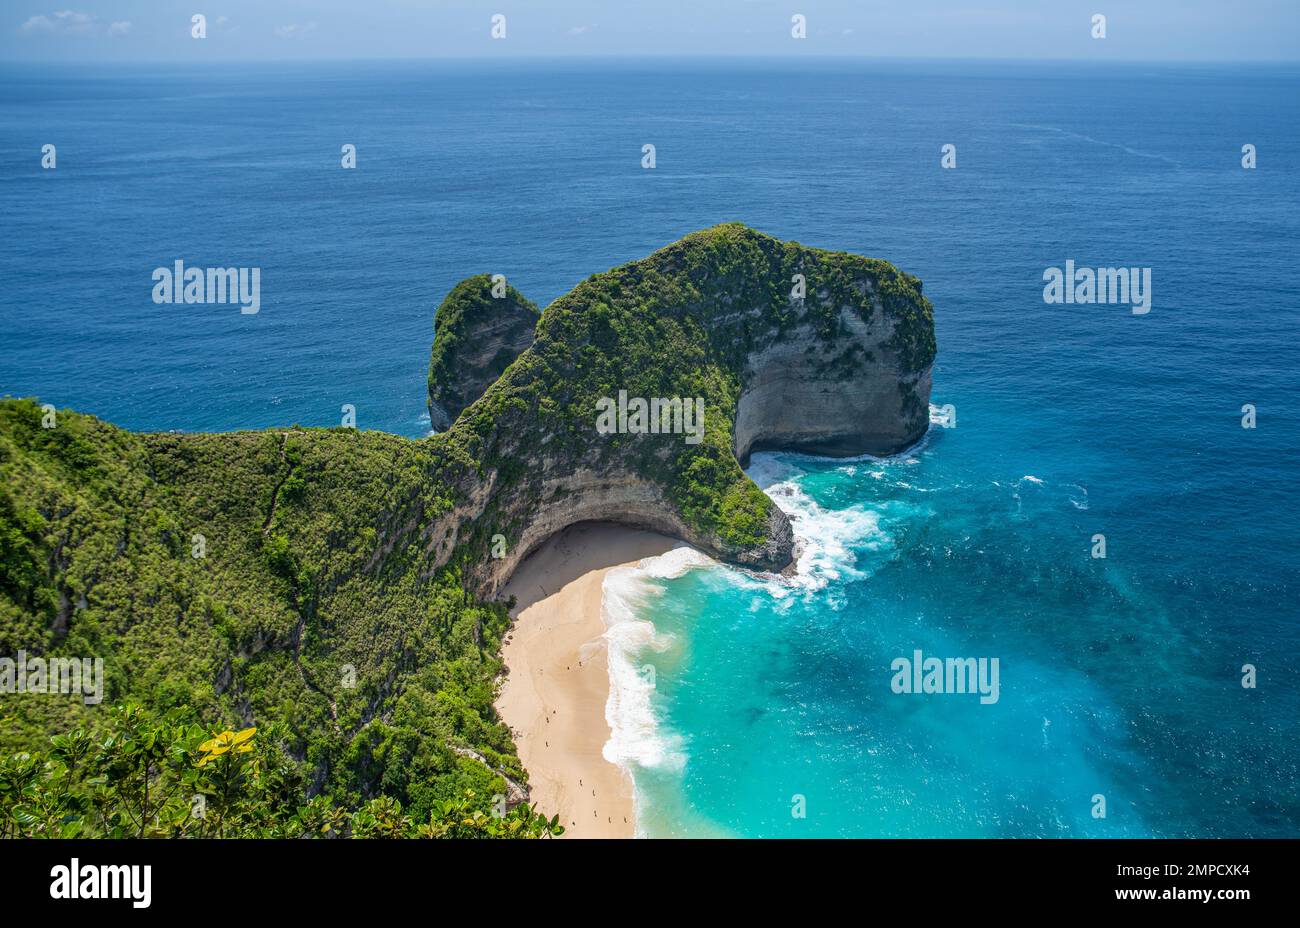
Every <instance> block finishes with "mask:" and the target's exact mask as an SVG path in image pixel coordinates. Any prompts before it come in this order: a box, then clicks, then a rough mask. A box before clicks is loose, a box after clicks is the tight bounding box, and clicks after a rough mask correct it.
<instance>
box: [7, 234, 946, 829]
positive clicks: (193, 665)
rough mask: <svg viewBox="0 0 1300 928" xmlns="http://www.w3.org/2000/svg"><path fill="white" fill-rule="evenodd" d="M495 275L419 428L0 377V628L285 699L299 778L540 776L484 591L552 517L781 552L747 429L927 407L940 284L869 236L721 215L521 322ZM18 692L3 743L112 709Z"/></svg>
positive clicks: (148, 692)
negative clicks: (117, 415) (837, 236)
mask: <svg viewBox="0 0 1300 928" xmlns="http://www.w3.org/2000/svg"><path fill="white" fill-rule="evenodd" d="M801 281H802V284H801ZM488 285H489V284H488V281H487V279H486V278H471V279H470V280H469V281H466V282H464V283H462V284H461V285H459V286H458V287H457V288H456V289H455V290H454V291H453V294H452V295H449V297H448V300H447V301H446V302H444V304H443V305H444V309H446V308H448V307H450V308H451V310H450V311H449V312H447V314H446V315H445V316H443V317H442V319H441V321H435V329H436V330H437V332H436V334H435V350H434V353H433V356H432V358H431V371H430V374H431V400H433V399H434V398H435V396H436V402H437V403H438V404H439V405H440V406H441V407H442V408H443V409H444V411H446V413H447V415H448V418H449V419H452V421H451V422H450V423H449V426H448V428H447V429H446V431H444V432H440V433H439V434H436V435H433V436H431V437H429V438H427V439H422V440H409V439H405V438H401V437H398V436H393V435H387V434H383V433H376V432H358V431H356V430H354V429H338V428H335V429H302V428H297V427H295V428H291V429H282V430H273V431H266V432H238V433H228V434H188V435H186V434H178V435H173V434H135V433H131V432H126V431H123V430H121V429H117V428H115V427H113V426H111V425H109V424H107V423H104V422H101V421H99V420H97V419H95V418H94V417H92V416H87V415H84V414H79V413H74V412H70V411H61V412H59V413H58V414H57V416H56V417H55V419H56V420H57V421H52V422H51V421H48V420H49V413H48V412H46V411H44V410H43V409H42V408H41V407H40V406H38V405H37V404H36V403H35V402H34V401H32V400H12V399H6V400H0V654H7V655H14V654H16V653H17V652H18V651H19V650H25V651H27V652H28V653H29V654H32V655H51V656H53V655H69V656H86V655H89V656H98V657H102V658H103V659H104V661H105V665H106V693H105V700H106V701H107V702H114V701H118V700H122V699H127V698H131V699H136V700H139V701H141V702H142V703H144V704H146V705H148V706H150V707H153V708H155V709H158V710H160V711H162V710H168V711H171V710H175V711H178V712H179V711H181V710H185V711H188V712H192V713H194V714H195V715H196V716H197V717H198V718H200V719H203V720H204V721H205V723H209V724H211V723H215V722H216V721H222V722H224V723H226V724H229V725H237V726H238V727H244V726H246V725H251V724H254V723H256V724H258V725H265V724H267V723H274V724H277V725H281V726H283V727H284V728H285V729H286V730H287V732H288V733H289V737H290V740H291V742H292V743H293V744H294V745H295V749H294V750H295V755H294V756H295V758H296V761H297V762H298V763H299V764H300V765H301V766H302V768H303V775H304V777H305V778H306V780H307V782H309V783H310V784H312V785H311V788H310V790H311V792H312V793H313V794H323V795H324V796H326V797H329V798H331V799H333V800H336V801H338V802H339V803H340V804H344V805H348V806H350V807H353V806H355V805H356V804H357V803H358V802H360V801H362V800H364V799H366V798H369V797H373V796H388V797H392V798H394V799H397V800H399V801H400V802H402V803H403V805H404V807H405V808H407V809H408V810H409V811H410V812H411V813H412V814H413V815H415V816H416V817H417V818H419V817H420V816H421V815H422V814H427V812H428V810H429V809H431V808H432V806H433V804H434V803H435V802H440V801H442V800H446V799H452V798H455V797H458V796H460V795H462V792H463V790H465V789H473V790H474V792H475V793H476V795H478V796H482V797H490V796H491V795H493V794H494V793H495V792H498V791H499V792H502V793H504V792H506V791H507V783H520V784H522V783H525V782H526V773H525V772H524V771H523V770H522V768H521V767H520V765H519V762H518V758H517V757H516V756H515V752H514V747H513V743H512V741H511V738H510V734H509V732H508V730H506V728H505V726H504V725H503V724H502V723H501V722H500V720H499V719H498V718H497V717H496V714H495V711H494V709H493V707H492V695H493V692H494V688H495V680H496V678H497V676H498V674H499V673H500V672H501V669H502V668H501V663H500V657H499V654H500V644H501V638H502V636H503V635H504V634H505V633H506V630H507V628H508V627H509V616H508V615H507V612H506V610H505V608H504V607H503V606H502V605H501V604H499V603H494V602H492V601H491V600H492V599H493V598H494V597H495V596H496V594H497V592H498V591H499V589H500V587H501V585H502V584H503V583H504V581H505V579H506V578H507V577H508V576H509V574H510V572H511V571H512V570H513V569H514V567H515V565H517V564H518V562H519V561H520V559H522V558H523V557H525V556H527V554H528V552H529V551H531V550H532V549H534V548H535V547H536V546H537V545H538V544H540V543H541V542H542V541H543V540H545V538H546V537H548V536H549V535H550V534H552V533H553V532H556V531H558V530H560V529H562V528H564V527H565V526H567V525H570V524H572V523H574V522H580V521H586V520H593V519H595V520H609V521H615V522H622V523H626V524H632V525H639V526H645V527H649V528H653V529H656V530H659V531H662V532H666V533H668V534H671V535H674V536H677V537H679V538H683V539H685V540H687V541H689V542H691V543H692V544H695V545H697V546H698V547H700V548H701V549H702V550H705V551H708V552H711V553H713V554H715V555H716V556H718V557H720V558H723V559H726V560H728V561H731V562H733V563H737V564H743V565H748V566H752V567H755V568H760V569H770V570H775V569H779V568H781V567H782V566H784V565H785V564H786V563H787V562H788V561H789V560H790V558H791V555H792V547H793V537H792V533H791V529H790V525H789V522H788V521H787V520H786V518H785V516H784V515H783V514H782V513H781V512H780V510H778V509H777V508H776V507H775V506H774V505H773V504H772V503H771V501H770V500H769V499H768V497H767V496H765V495H764V494H763V493H762V492H761V491H759V489H758V488H757V487H756V486H755V485H754V484H753V482H752V481H750V480H749V478H748V477H746V476H745V474H744V472H743V470H741V464H740V462H741V461H742V460H744V459H745V458H746V457H747V456H748V454H749V453H750V452H751V451H752V450H754V449H755V448H764V447H785V448H797V449H804V450H809V451H815V452H818V453H831V454H855V453H861V452H871V453H876V454H883V453H889V452H892V451H897V450H899V449H901V448H903V447H905V446H906V445H908V444H910V443H911V442H913V441H915V440H916V439H918V438H919V437H920V436H921V435H922V434H923V433H924V431H925V429H926V427H927V421H928V416H927V406H928V400H929V391H930V368H931V364H932V361H933V358H934V350H935V348H934V334H933V323H932V313H931V309H930V305H929V303H928V301H926V299H925V298H924V297H923V296H922V295H921V284H920V281H918V280H917V279H916V278H914V277H911V276H909V275H907V274H904V273H902V272H900V271H898V270H897V269H896V268H894V267H893V266H892V265H890V264H888V263H887V262H884V261H879V260H875V259H869V258H862V257H857V256H854V255H848V254H842V253H835V252H828V251H822V250H819V249H814V248H806V247H803V246H801V245H798V244H795V243H789V242H780V241H777V240H776V239H773V238H770V237H768V236H765V235H761V234H759V233H757V232H754V231H752V230H750V229H747V228H745V227H743V226H740V225H723V226H717V227H714V228H712V229H706V230H704V231H702V232H698V233H695V234H693V235H690V236H687V237H686V238H684V239H682V240H681V241H679V242H676V243H674V244H672V245H669V246H668V247H666V248H664V249H662V250H660V251H657V252H655V253H654V254H652V255H650V256H649V257H647V258H645V259H643V260H641V261H636V262H632V263H630V264H627V265H623V266H622V267H618V268H615V269H613V270H610V271H607V272H604V273H601V274H597V275H594V276H593V277H590V278H588V279H587V280H585V281H583V282H582V283H580V284H579V285H578V286H577V287H575V288H574V289H573V290H572V291H571V292H569V293H567V294H565V295H564V296H562V297H560V298H559V299H557V300H555V301H554V302H553V303H551V304H550V305H549V306H548V307H547V308H546V310H545V311H544V312H543V313H542V314H541V316H540V318H539V319H536V320H535V332H534V331H532V330H533V324H532V322H531V321H530V320H531V318H532V316H533V312H532V311H531V307H532V304H530V303H528V302H527V300H525V299H524V298H523V297H522V296H520V295H519V294H517V293H514V292H513V291H508V298H507V299H505V300H504V301H503V300H498V299H494V298H492V297H491V295H490V291H488V290H486V287H487V286H488ZM489 301H490V302H489ZM440 312H441V311H440ZM497 312H500V313H501V314H502V315H503V316H504V318H502V319H497V318H496V317H495V316H494V313H497ZM439 335H441V336H443V343H442V345H441V349H440V348H439V346H438V345H437V342H438V336H439ZM526 335H527V336H528V337H529V338H530V343H529V344H528V345H527V347H524V348H522V349H521V348H520V346H521V345H522V344H523V343H524V341H525V337H526ZM498 367H499V368H501V370H500V371H499V372H498V371H497V368H498ZM496 374H499V376H496ZM638 399H644V400H646V401H647V402H649V401H651V400H667V401H668V404H667V408H668V409H669V418H668V421H667V423H666V424H667V425H668V426H669V427H668V429H667V430H663V429H659V430H655V431H649V430H645V431H641V430H638V429H637V428H636V427H635V426H636V425H637V424H638V420H637V417H636V414H635V411H634V410H635V407H636V401H637V400H638ZM697 399H698V400H700V401H701V407H700V408H701V409H702V413H699V411H698V410H696V409H695V401H696V400H697ZM674 400H677V401H682V402H681V403H679V405H677V406H674V405H673V401H674ZM686 400H690V401H691V407H690V408H691V409H692V411H693V412H695V413H699V414H698V415H688V414H687V412H686V407H685V403H684V401H686ZM611 405H612V406H613V410H612V420H611V419H609V418H608V417H607V418H606V420H605V421H603V422H602V420H601V419H600V418H599V417H600V416H601V415H602V410H604V412H605V413H611V410H610V406H611ZM457 410H459V415H455V412H456V411H457ZM674 415H675V416H676V418H675V419H674V418H673V416H674ZM453 416H454V418H452V417H453ZM660 421H661V423H662V420H660ZM640 424H645V423H644V422H641V423H640ZM609 425H612V426H613V428H612V429H611V428H606V427H605V426H609ZM619 426H623V428H621V429H620V427H619ZM674 426H676V427H675V428H674ZM5 699H6V707H7V708H6V712H7V713H9V714H8V715H7V718H6V724H5V725H4V726H0V752H3V751H12V750H19V749H23V748H26V747H30V746H34V745H36V743H37V741H38V739H41V738H43V737H44V736H45V734H46V733H48V732H50V731H57V730H64V729H66V728H67V727H69V726H73V725H84V726H86V727H87V728H89V729H92V730H93V729H94V728H95V727H96V726H97V725H99V724H100V723H101V719H102V718H103V716H102V715H97V714H96V713H95V712H93V711H90V710H89V709H87V708H86V707H85V706H83V705H82V704H81V702H80V701H78V700H68V699H51V698H49V697H46V696H43V695H24V694H12V695H9V696H6V697H5Z"/></svg>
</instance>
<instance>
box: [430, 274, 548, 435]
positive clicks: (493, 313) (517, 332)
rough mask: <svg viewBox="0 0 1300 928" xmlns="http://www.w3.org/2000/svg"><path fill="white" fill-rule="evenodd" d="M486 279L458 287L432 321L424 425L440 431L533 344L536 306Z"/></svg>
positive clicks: (516, 291) (484, 276)
mask: <svg viewBox="0 0 1300 928" xmlns="http://www.w3.org/2000/svg"><path fill="white" fill-rule="evenodd" d="M496 286H497V287H498V288H499V293H500V295H499V296H494V295H493V288H494V284H493V282H492V279H491V278H490V277H489V276H488V275H486V274H480V275H479V276H477V277H470V278H468V279H467V280H463V281H461V282H460V283H459V284H457V285H456V286H455V287H454V288H453V289H452V291H451V292H450V293H448V294H447V298H446V299H444V300H443V301H442V305H441V306H439V307H438V311H437V313H436V314H435V315H434V319H433V350H432V353H431V355H430V358H429V420H430V423H431V424H432V426H433V428H434V429H436V430H437V431H439V432H441V431H443V430H445V429H446V428H447V427H448V426H449V425H451V423H452V422H453V421H455V419H456V417H457V416H459V415H460V414H461V411H462V410H463V409H464V408H465V407H466V406H468V405H469V404H470V403H472V402H474V401H475V400H476V399H478V398H479V397H480V396H482V395H483V391H484V390H486V389H487V388H488V386H489V385H491V384H492V382H493V381H495V380H496V379H497V378H498V377H500V376H501V372H502V371H504V370H505V369H506V368H507V367H508V366H509V365H510V362H511V361H513V360H514V359H515V358H517V357H519V355H520V353H521V352H522V351H523V350H524V349H525V348H527V347H528V346H529V345H531V344H532V341H533V326H535V325H536V324H537V306H536V305H535V304H533V303H532V302H530V301H529V300H526V299H525V298H524V297H523V295H522V294H520V293H519V291H518V290H516V289H515V288H514V287H510V286H507V285H506V284H505V282H504V281H502V282H501V283H500V284H498V285H496Z"/></svg>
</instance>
